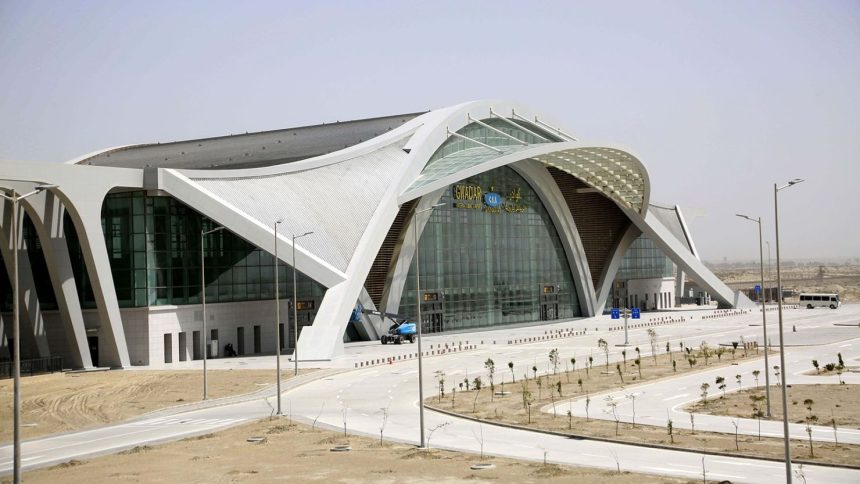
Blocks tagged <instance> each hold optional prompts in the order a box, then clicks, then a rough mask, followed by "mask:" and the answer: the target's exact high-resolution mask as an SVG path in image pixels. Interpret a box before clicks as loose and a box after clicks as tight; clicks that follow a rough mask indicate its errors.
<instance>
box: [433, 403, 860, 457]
mask: <svg viewBox="0 0 860 484" xmlns="http://www.w3.org/2000/svg"><path fill="white" fill-rule="evenodd" d="M424 408H427V409H430V410H432V411H434V412H438V413H441V414H444V415H449V416H451V417H457V418H462V419H465V420H471V421H472V422H478V423H482V424H487V425H495V426H497V427H504V428H509V429H512V430H523V431H526V432H536V433H540V434H545V435H552V436H555V437H565V438H569V439H577V440H593V441H596V442H607V443H612V444H622V445H633V446H636V447H645V448H649V449H662V450H670V451H676V452H693V453H697V454H704V455H714V456H719V457H734V458H738V459H750V460H764V461H769V462H780V463H782V462H785V460H783V459H777V458H775V457H755V456H747V455H738V454H732V453H730V452H718V451H712V450H708V451H701V450H696V449H686V448H679V447H672V446H669V445H661V444H649V443H644V442H629V441H624V440H618V439H611V438H607V437H595V436H592V435H581V434H575V433H564V432H556V431H554V430H544V429H534V428H531V427H523V426H521V425H516V424H509V423H504V422H491V421H488V420H481V419H479V418H475V417H469V416H467V415H463V414H460V413H455V412H451V411H449V410H442V409H441V408H437V407H434V406H432V405H427V404H424ZM715 433H722V432H715ZM795 440H796V439H795ZM791 462H792V464H803V465H813V466H821V467H832V468H836V469H853V470H860V465H850V464H832V463H829V462H813V461H808V460H804V459H795V458H793V457H792V459H791Z"/></svg>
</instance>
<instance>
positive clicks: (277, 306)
mask: <svg viewBox="0 0 860 484" xmlns="http://www.w3.org/2000/svg"><path fill="white" fill-rule="evenodd" d="M283 221H284V219H282V218H279V219H278V220H276V221H275V224H274V228H275V230H274V234H275V371H276V372H277V377H276V378H275V380H276V381H277V387H278V388H277V390H278V413H277V414H276V415H283V412H281V303H280V299H279V292H280V291H279V288H278V266H279V265H280V264H279V263H278V262H279V261H278V224H280V223H281V222H283Z"/></svg>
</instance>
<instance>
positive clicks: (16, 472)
mask: <svg viewBox="0 0 860 484" xmlns="http://www.w3.org/2000/svg"><path fill="white" fill-rule="evenodd" d="M56 186H57V185H39V186H37V187H36V189H35V190H33V191H32V192H30V193H26V194H24V195H17V194H16V192H15V190H14V189H13V190H12V195H6V194H5V193H0V196H2V197H3V198H5V199H6V200H9V201H11V202H12V233H11V236H12V339H13V340H14V341H13V342H12V348H11V349H12V352H13V355H12V379H13V383H12V386H13V393H14V396H13V397H12V402H13V403H12V407H13V412H12V413H13V414H14V415H13V417H12V420H13V423H12V426H13V428H12V434H13V445H12V446H13V450H12V454H13V457H12V461H13V465H12V469H13V471H12V481H13V482H14V483H15V484H20V483H21V330H20V323H19V319H20V308H19V305H18V298H19V296H20V288H19V287H18V205H19V203H18V202H20V201H21V200H23V199H25V198H27V197H29V196H30V195H35V194H37V193H41V192H42V191H44V190H46V189H48V188H55V187H56Z"/></svg>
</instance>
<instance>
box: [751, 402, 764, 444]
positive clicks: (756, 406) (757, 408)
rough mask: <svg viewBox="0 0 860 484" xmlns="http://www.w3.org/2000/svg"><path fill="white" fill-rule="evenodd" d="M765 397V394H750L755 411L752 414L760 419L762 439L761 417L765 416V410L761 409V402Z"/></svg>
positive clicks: (759, 428) (759, 426) (759, 436)
mask: <svg viewBox="0 0 860 484" xmlns="http://www.w3.org/2000/svg"><path fill="white" fill-rule="evenodd" d="M764 399H765V397H764V395H750V400H752V408H753V413H752V416H753V418H754V419H756V420H758V439H759V440H761V419H762V417H764V411H762V409H761V402H763V401H764Z"/></svg>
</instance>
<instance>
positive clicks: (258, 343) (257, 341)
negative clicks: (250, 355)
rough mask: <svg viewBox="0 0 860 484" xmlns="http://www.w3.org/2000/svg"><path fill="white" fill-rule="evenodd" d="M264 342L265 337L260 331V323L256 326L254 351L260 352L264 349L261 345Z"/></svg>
mask: <svg viewBox="0 0 860 484" xmlns="http://www.w3.org/2000/svg"><path fill="white" fill-rule="evenodd" d="M262 342H263V337H262V335H261V331H260V325H256V326H254V353H259V352H261V351H263V350H262V348H261V346H262V344H263V343H262Z"/></svg>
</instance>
